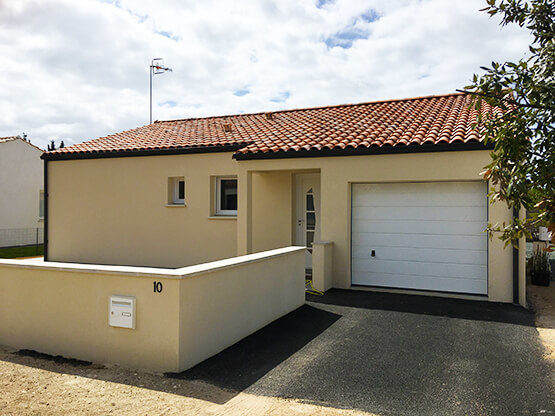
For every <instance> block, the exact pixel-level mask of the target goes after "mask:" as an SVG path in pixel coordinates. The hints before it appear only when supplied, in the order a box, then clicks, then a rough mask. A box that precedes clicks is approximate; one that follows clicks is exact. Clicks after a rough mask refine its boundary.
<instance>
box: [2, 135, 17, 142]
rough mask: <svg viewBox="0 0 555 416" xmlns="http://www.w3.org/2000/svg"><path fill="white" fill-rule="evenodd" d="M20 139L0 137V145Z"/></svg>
mask: <svg viewBox="0 0 555 416" xmlns="http://www.w3.org/2000/svg"><path fill="white" fill-rule="evenodd" d="M17 139H21V137H19V136H7V137H0V143H6V142H11V141H13V140H17Z"/></svg>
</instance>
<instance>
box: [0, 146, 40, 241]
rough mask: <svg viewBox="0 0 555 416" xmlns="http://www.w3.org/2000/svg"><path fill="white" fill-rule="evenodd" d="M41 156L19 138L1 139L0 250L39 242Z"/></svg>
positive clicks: (37, 149) (36, 150) (34, 148)
mask: <svg viewBox="0 0 555 416" xmlns="http://www.w3.org/2000/svg"><path fill="white" fill-rule="evenodd" d="M42 153H43V151H42V150H41V149H39V148H38V147H36V146H34V145H32V144H31V143H29V142H28V141H27V140H25V139H23V138H21V137H19V136H11V137H0V195H1V197H0V247H8V246H17V245H27V244H36V243H37V242H42V238H43V231H42V228H43V217H44V210H43V207H44V205H43V202H44V194H43V184H44V179H43V163H42V161H41V160H40V156H41V155H42Z"/></svg>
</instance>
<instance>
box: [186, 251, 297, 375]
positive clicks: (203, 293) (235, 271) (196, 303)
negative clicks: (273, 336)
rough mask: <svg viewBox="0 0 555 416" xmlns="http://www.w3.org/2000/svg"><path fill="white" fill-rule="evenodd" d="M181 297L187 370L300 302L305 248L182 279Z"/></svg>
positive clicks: (290, 309)
mask: <svg viewBox="0 0 555 416" xmlns="http://www.w3.org/2000/svg"><path fill="white" fill-rule="evenodd" d="M266 253H270V252H266ZM180 299H181V301H180V304H181V311H180V318H181V325H180V340H181V342H180V357H181V359H180V368H181V369H182V370H185V369H187V368H190V367H191V366H193V365H195V364H196V363H198V362H200V361H202V360H204V359H206V358H208V357H210V356H212V355H214V354H216V353H218V352H220V351H222V350H224V349H225V348H227V347H229V346H231V345H232V344H234V343H235V342H237V341H239V340H240V339H242V338H244V337H246V336H247V335H249V334H251V333H253V332H255V331H257V330H258V329H260V328H262V327H264V326H265V325H267V324H269V323H270V322H272V321H274V320H275V319H277V318H279V317H281V316H283V315H285V314H287V313H289V312H291V311H293V310H295V309H297V308H298V307H300V306H301V305H303V304H304V302H305V294H304V250H303V249H300V250H296V251H291V252H289V253H286V254H283V255H281V256H279V257H273V258H268V259H265V260H264V261H259V262H251V263H246V264H244V265H241V266H240V267H234V268H228V269H224V270H220V271H215V272H209V273H204V274H200V275H198V276H196V277H193V278H191V279H185V280H183V281H182V284H181V291H180ZM192 340H194V341H193V342H192Z"/></svg>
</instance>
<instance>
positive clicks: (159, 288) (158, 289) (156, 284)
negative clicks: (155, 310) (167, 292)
mask: <svg viewBox="0 0 555 416" xmlns="http://www.w3.org/2000/svg"><path fill="white" fill-rule="evenodd" d="M163 288H164V287H163V286H162V282H154V293H160V292H161V291H162V289H163Z"/></svg>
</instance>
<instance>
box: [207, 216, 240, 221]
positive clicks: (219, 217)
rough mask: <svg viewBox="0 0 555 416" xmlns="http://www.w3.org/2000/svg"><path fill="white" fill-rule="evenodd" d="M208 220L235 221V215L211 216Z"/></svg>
mask: <svg viewBox="0 0 555 416" xmlns="http://www.w3.org/2000/svg"><path fill="white" fill-rule="evenodd" d="M208 219H209V220H236V219H237V215H211V216H210V217H208Z"/></svg>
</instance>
